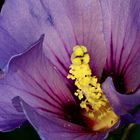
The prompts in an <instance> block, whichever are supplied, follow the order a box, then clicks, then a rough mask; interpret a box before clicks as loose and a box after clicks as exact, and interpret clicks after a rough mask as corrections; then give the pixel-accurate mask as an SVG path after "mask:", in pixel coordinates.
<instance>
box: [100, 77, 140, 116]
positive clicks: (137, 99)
mask: <svg viewBox="0 0 140 140" xmlns="http://www.w3.org/2000/svg"><path fill="white" fill-rule="evenodd" d="M102 88H103V92H104V93H105V95H106V97H107V98H108V100H109V102H110V105H111V106H112V108H113V109H114V111H115V112H116V113H117V114H118V115H123V114H126V113H127V111H129V110H131V109H134V108H135V107H136V106H137V105H139V104H140V90H138V91H137V92H136V93H134V94H131V95H124V94H120V93H118V92H117V91H116V90H115V87H114V85H113V82H112V79H111V78H110V77H109V78H108V79H107V80H106V81H105V82H104V83H103V85H102Z"/></svg>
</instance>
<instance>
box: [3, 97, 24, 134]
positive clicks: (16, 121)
mask: <svg viewBox="0 0 140 140" xmlns="http://www.w3.org/2000/svg"><path fill="white" fill-rule="evenodd" d="M9 98H10V99H9ZM10 100H11V97H10V95H9V96H6V101H5V96H4V95H2V96H1V98H0V131H11V130H13V129H15V128H17V127H19V126H20V125H22V123H23V122H24V121H25V120H26V118H25V116H24V114H23V113H20V112H17V111H16V109H15V108H14V107H13V106H12V103H11V102H10Z"/></svg>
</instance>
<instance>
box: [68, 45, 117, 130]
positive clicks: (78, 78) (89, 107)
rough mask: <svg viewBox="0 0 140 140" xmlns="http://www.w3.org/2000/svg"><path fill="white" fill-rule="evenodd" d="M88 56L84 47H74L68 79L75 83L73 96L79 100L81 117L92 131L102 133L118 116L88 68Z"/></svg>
mask: <svg viewBox="0 0 140 140" xmlns="http://www.w3.org/2000/svg"><path fill="white" fill-rule="evenodd" d="M89 61H90V56H89V54H88V52H87V48H86V47H84V46H75V47H74V48H73V53H72V55H71V62H72V64H71V65H70V70H69V74H68V76H67V78H68V79H72V80H74V81H75V85H76V87H77V90H76V92H75V93H74V95H75V96H77V98H78V99H79V100H80V107H81V109H82V110H83V114H82V115H83V116H84V117H85V119H86V120H87V123H88V125H89V127H90V128H91V129H92V130H93V131H96V132H97V131H104V130H107V129H109V128H111V127H112V126H113V125H114V124H115V123H116V122H117V121H118V116H117V115H116V114H115V113H114V112H113V110H112V109H111V107H110V105H109V102H108V100H107V98H106V97H105V95H104V94H103V92H102V89H101V86H100V84H99V83H98V80H97V78H96V77H95V76H92V72H91V69H90V66H89Z"/></svg>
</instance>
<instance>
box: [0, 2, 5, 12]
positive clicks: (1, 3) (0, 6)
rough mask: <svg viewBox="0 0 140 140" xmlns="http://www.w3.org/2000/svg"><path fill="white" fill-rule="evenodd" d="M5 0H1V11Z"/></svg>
mask: <svg viewBox="0 0 140 140" xmlns="http://www.w3.org/2000/svg"><path fill="white" fill-rule="evenodd" d="M4 1H5V0H0V11H1V8H2V6H3V4H4Z"/></svg>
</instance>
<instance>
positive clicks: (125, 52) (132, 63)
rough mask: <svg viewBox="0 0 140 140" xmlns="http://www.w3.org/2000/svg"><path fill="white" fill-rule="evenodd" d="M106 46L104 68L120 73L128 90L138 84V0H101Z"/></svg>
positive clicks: (139, 25)
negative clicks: (106, 53)
mask: <svg viewBox="0 0 140 140" xmlns="http://www.w3.org/2000/svg"><path fill="white" fill-rule="evenodd" d="M101 5H102V10H103V15H104V20H103V21H104V33H105V39H106V44H107V46H108V57H107V63H106V71H107V72H108V73H111V72H112V73H114V74H115V75H117V76H122V75H123V79H124V84H125V88H126V91H127V92H133V91H134V90H136V89H137V88H138V86H139V84H140V76H139V73H140V65H139V64H140V59H139V58H140V53H139V52H140V45H139V44H140V39H139V38H140V3H139V2H138V1H137V0H117V1H116V0H111V1H110V0H104V1H101Z"/></svg>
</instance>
